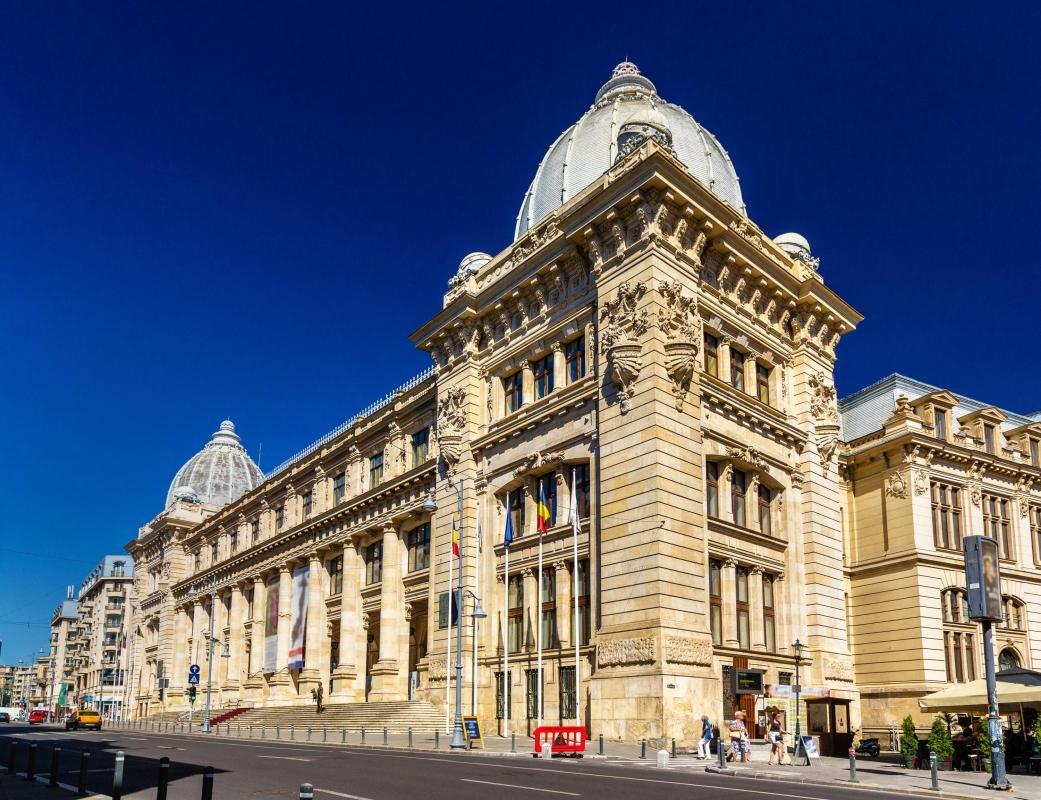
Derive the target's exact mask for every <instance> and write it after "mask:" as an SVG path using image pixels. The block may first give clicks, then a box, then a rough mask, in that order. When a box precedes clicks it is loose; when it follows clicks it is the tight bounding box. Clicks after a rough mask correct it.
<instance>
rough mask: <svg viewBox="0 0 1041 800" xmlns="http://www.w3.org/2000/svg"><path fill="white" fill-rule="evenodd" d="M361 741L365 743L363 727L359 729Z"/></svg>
mask: <svg viewBox="0 0 1041 800" xmlns="http://www.w3.org/2000/svg"><path fill="white" fill-rule="evenodd" d="M361 743H362V744H365V728H362V729H361Z"/></svg>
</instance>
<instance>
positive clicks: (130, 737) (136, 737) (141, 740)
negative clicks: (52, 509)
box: [123, 736, 148, 742]
mask: <svg viewBox="0 0 1041 800" xmlns="http://www.w3.org/2000/svg"><path fill="white" fill-rule="evenodd" d="M123 738H124V739H130V740H132V741H135V742H147V741H148V740H147V739H142V738H141V737H140V736H124V737H123Z"/></svg>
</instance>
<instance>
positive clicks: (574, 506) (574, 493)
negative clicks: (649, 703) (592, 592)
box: [571, 467, 582, 726]
mask: <svg viewBox="0 0 1041 800" xmlns="http://www.w3.org/2000/svg"><path fill="white" fill-rule="evenodd" d="M576 478H577V474H576V470H575V468H574V467H572V468H571V546H572V550H573V553H572V555H573V556H574V566H573V567H572V569H571V588H572V589H574V593H575V596H574V603H575V619H574V622H573V623H572V626H573V629H572V631H571V636H572V638H573V639H574V641H575V724H576V725H579V726H581V725H582V665H581V664H580V663H579V652H578V649H579V645H580V644H581V641H582V633H581V631H580V630H579V627H578V528H579V522H578V481H577V480H576Z"/></svg>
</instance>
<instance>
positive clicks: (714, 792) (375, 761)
mask: <svg viewBox="0 0 1041 800" xmlns="http://www.w3.org/2000/svg"><path fill="white" fill-rule="evenodd" d="M11 737H15V738H18V739H20V740H22V741H34V742H36V743H37V756H36V771H37V773H46V772H48V770H49V768H50V759H51V748H52V747H53V746H54V745H61V747H62V763H61V772H62V777H61V780H62V782H64V783H70V784H75V783H76V781H77V776H78V774H79V763H80V752H81V751H82V750H84V749H86V750H88V751H90V753H91V756H90V767H89V769H90V771H89V774H88V778H89V781H88V782H89V788H90V789H92V790H93V791H95V792H98V793H102V794H108V793H109V791H110V789H111V785H112V770H113V764H114V761H115V751H116V750H123V751H124V753H125V754H126V771H125V784H124V797H125V798H134V800H146V798H147V800H152V799H153V798H154V797H155V790H154V786H155V776H156V772H157V765H158V761H159V759H160V758H162V757H163V756H166V757H168V758H169V759H170V761H171V770H170V772H171V775H170V779H171V780H170V787H169V794H168V798H169V800H198V799H199V797H200V792H201V786H202V778H201V775H202V771H203V768H204V767H205V766H212V767H213V768H214V770H215V773H216V774H215V778H214V800H296V798H297V797H298V791H299V786H300V784H301V783H305V782H306V783H311V784H313V786H314V787H315V800H337V798H343V799H344V800H397V799H398V798H413V797H414V798H424V799H426V798H429V799H430V800H440V799H441V798H445V800H449V799H450V800H488V798H494V800H538V799H539V798H542V800H551V798H554V797H556V798H567V797H585V798H593V800H601V798H605V797H610V798H641V800H642V799H643V798H654V799H655V800H659V799H660V800H673V799H674V798H675V799H677V800H678V798H683V800H689V799H690V798H691V797H697V798H699V800H723V798H726V800H734V798H744V799H745V800H766V798H779V799H780V800H873V799H874V798H878V800H881V799H882V798H885V800H893V798H895V797H896V796H897V795H896V794H891V793H882V792H874V791H865V790H857V789H849V788H843V787H841V786H806V785H801V784H798V783H785V782H780V781H777V782H774V781H763V780H754V779H741V778H731V777H726V776H720V775H713V774H709V773H705V772H702V771H700V770H692V769H689V768H687V769H684V768H677V769H669V770H662V769H658V768H656V767H654V766H653V764H651V763H648V764H646V765H642V764H633V763H631V762H617V761H610V760H602V759H590V758H586V759H582V760H576V759H553V760H551V761H542V760H538V761H536V760H534V759H532V758H531V757H530V756H527V755H522V756H486V755H480V754H469V753H463V754H449V753H447V752H431V751H409V752H397V751H384V750H375V749H365V748H361V747H346V748H344V747H331V746H322V745H308V744H304V743H299V742H298V743H289V742H285V743H281V744H279V743H275V742H271V741H266V742H261V741H241V740H238V741H236V740H230V739H219V738H213V739H211V738H203V737H201V736H198V735H195V736H177V735H171V734H157V733H143V732H139V731H133V730H131V731H101V732H94V731H82V732H66V731H64V730H62V729H61V728H56V727H41V726H35V727H33V728H28V727H26V726H24V725H23V726H19V725H15V724H12V725H5V726H3V727H2V728H0V755H2V758H3V763H4V766H5V767H6V758H7V752H8V743H7V741H6V739H9V738H11ZM26 753H27V748H26V747H25V745H24V744H23V745H21V746H20V747H19V762H18V769H19V770H21V771H24V769H25V759H26Z"/></svg>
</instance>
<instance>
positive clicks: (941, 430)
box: [933, 408, 947, 439]
mask: <svg viewBox="0 0 1041 800" xmlns="http://www.w3.org/2000/svg"><path fill="white" fill-rule="evenodd" d="M933 433H934V434H935V435H936V438H937V439H946V438H947V412H946V411H944V410H943V409H942V408H934V409H933Z"/></svg>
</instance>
